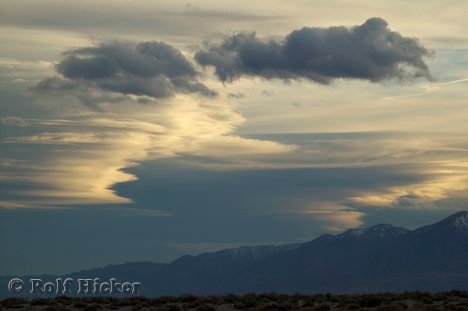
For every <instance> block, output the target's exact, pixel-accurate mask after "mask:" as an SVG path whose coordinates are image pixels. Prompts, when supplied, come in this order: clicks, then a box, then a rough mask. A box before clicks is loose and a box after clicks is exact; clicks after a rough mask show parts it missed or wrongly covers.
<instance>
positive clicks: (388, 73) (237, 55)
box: [195, 18, 430, 83]
mask: <svg viewBox="0 0 468 311" xmlns="http://www.w3.org/2000/svg"><path fill="white" fill-rule="evenodd" d="M429 54H430V53H429V51H428V50H427V49H425V48H424V47H423V46H422V45H421V44H420V43H419V42H418V40H417V39H413V38H407V37H404V36H402V35H400V34H399V33H398V32H394V31H391V30H390V29H389V28H388V24H387V22H386V21H385V20H383V19H381V18H370V19H368V20H367V21H366V22H365V23H364V24H362V25H359V26H355V27H352V28H347V27H343V26H340V27H330V28H308V27H304V28H302V29H299V30H294V31H293V32H291V33H290V34H288V35H287V36H286V38H285V39H284V40H281V41H275V40H262V39H259V38H257V37H256V34H255V33H239V34H236V35H233V36H231V37H228V38H226V39H225V40H224V41H223V42H222V43H221V44H214V45H209V46H207V47H206V48H205V49H204V50H201V51H199V52H197V53H196V55H195V58H196V60H197V61H198V62H199V63H200V64H201V65H204V66H213V67H215V71H216V75H217V77H218V78H219V79H220V80H221V81H223V82H227V81H233V80H236V79H238V78H240V77H242V76H258V77H263V78H266V79H271V78H279V79H308V80H312V81H315V82H319V83H330V82H331V81H332V80H333V79H336V78H350V79H363V80H369V81H372V82H378V81H382V80H386V79H391V78H398V79H406V78H415V77H425V78H430V73H429V69H428V67H427V65H426V64H425V62H424V59H423V58H424V57H425V56H428V55H429Z"/></svg>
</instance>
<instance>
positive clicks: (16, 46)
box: [0, 0, 468, 275]
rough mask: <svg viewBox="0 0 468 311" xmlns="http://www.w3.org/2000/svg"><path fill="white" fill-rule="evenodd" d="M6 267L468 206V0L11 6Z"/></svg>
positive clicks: (3, 11) (5, 19)
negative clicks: (467, 0)
mask: <svg viewBox="0 0 468 311" xmlns="http://www.w3.org/2000/svg"><path fill="white" fill-rule="evenodd" d="M0 40H1V42H2V44H1V45H0V113H1V119H0V120H1V132H0V143H1V148H0V245H1V248H2V252H1V255H0V263H1V265H0V274H1V275H6V274H13V275H21V274H28V273H64V272H72V271H79V270H81V269H84V268H92V267H99V266H104V265H107V264H116V263H124V262H130V261H155V262H170V261H172V260H174V259H176V258H177V257H179V256H182V255H185V254H199V253H202V252H207V251H214V250H220V249H224V248H231V247H238V246H242V245H267V244H268V245H269V244H276V245H277V244H283V243H299V242H305V241H309V240H311V239H313V238H315V237H317V236H319V235H321V234H324V233H332V234H333V233H339V232H341V231H344V230H346V229H349V228H355V227H361V226H371V225H375V224H379V223H391V224H394V225H398V226H405V227H407V228H410V229H413V228H416V227H418V226H422V225H426V224H429V223H433V222H435V221H437V220H440V219H441V218H443V217H445V216H448V215H450V214H453V213H455V212H457V211H460V210H467V209H468V105H467V99H468V3H467V2H466V1H463V0H460V1H459V0H446V1H435V0H425V1H422V0H421V1H420V0H415V1H400V0H392V1H386V0H377V1H376V0H373V1H371V0H360V1H349V0H327V1H322V0H316V1H312V0H309V1H305V0H293V1H287V2H285V1H275V0H274V1H260V0H253V1H243V0H240V1H235V2H232V1H208V0H206V1H205V0H203V1H190V2H187V1H163V0H157V1H147V0H142V1H132V0H113V1H110V0H99V1H88V0H84V1H59V0H43V1H33V0H22V1H17V0H2V1H0Z"/></svg>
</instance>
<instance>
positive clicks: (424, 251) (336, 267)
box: [0, 211, 468, 297]
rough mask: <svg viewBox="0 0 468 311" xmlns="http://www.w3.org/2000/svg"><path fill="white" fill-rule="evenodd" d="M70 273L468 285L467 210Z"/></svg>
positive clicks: (242, 286)
mask: <svg viewBox="0 0 468 311" xmlns="http://www.w3.org/2000/svg"><path fill="white" fill-rule="evenodd" d="M67 277H72V278H75V279H77V278H96V277H98V278H102V279H109V278H111V277H115V278H117V279H120V280H131V281H140V282H141V283H142V284H143V285H142V290H141V294H143V295H147V296H159V295H179V294H186V293H191V294H198V295H208V294H223V293H247V292H283V293H294V292H302V293H317V292H334V293H341V292H348V293H354V292H378V291H406V290H425V291H426V290H427V291H443V290H451V289H464V290H468V212H467V211H464V212H459V213H456V214H454V215H452V216H450V217H448V218H446V219H444V220H442V221H440V222H438V223H435V224H433V225H429V226H425V227H421V228H419V229H416V230H413V231H411V230H408V229H405V228H401V227H395V226H392V225H388V224H381V225H377V226H373V227H370V228H364V229H351V230H348V231H346V232H344V233H342V234H338V235H329V234H327V235H322V236H320V237H318V238H316V239H315V240H312V241H310V242H306V243H303V244H290V245H283V246H257V247H241V248H236V249H227V250H223V251H219V252H213V253H204V254H201V255H198V256H183V257H181V258H179V259H177V260H175V261H173V262H172V263H169V264H157V263H126V264H121V265H111V266H107V267H103V268H98V269H92V270H85V271H81V272H77V273H72V274H69V275H67ZM27 278H28V277H24V278H23V279H27ZM8 280H9V277H2V278H1V282H2V289H1V293H0V295H1V296H2V297H5V296H9V293H8V292H7V291H5V289H6V284H7V282H8Z"/></svg>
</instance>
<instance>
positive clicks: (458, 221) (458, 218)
mask: <svg viewBox="0 0 468 311" xmlns="http://www.w3.org/2000/svg"><path fill="white" fill-rule="evenodd" d="M453 225H454V226H455V227H456V228H458V229H461V230H468V212H461V213H458V214H455V217H454V220H453Z"/></svg>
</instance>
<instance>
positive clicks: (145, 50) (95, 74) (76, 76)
mask: <svg viewBox="0 0 468 311" xmlns="http://www.w3.org/2000/svg"><path fill="white" fill-rule="evenodd" d="M56 70H57V72H58V73H59V74H60V75H61V76H62V77H60V78H57V77H55V78H48V79H44V80H42V81H41V82H39V83H38V84H37V85H36V87H35V90H36V91H38V92H39V93H42V94H52V95H60V94H61V93H65V94H69V93H77V94H78V93H81V94H83V92H85V93H86V92H88V93H92V94H95V93H96V90H97V91H101V93H106V92H112V93H114V96H115V95H117V98H118V95H129V94H132V95H144V96H149V97H153V98H167V97H171V96H174V95H175V94H176V93H199V94H202V95H205V96H213V95H215V93H214V92H213V91H211V90H209V89H208V88H207V87H206V86H205V85H204V84H202V83H201V82H199V81H198V72H197V71H196V70H195V68H194V67H193V65H192V64H191V63H190V62H189V61H188V60H187V59H186V58H185V57H184V56H183V55H182V53H181V52H180V51H179V50H177V49H175V48H174V47H172V46H170V45H168V44H166V43H163V42H141V43H138V44H132V43H128V42H110V43H103V44H100V45H99V46H97V47H85V48H80V49H75V50H71V51H67V52H65V53H64V59H63V60H62V61H61V62H60V63H58V64H57V65H56ZM102 97H103V95H102V94H101V95H99V96H98V98H100V99H102ZM104 97H105V96H104ZM84 98H87V99H89V98H91V100H92V99H93V97H92V96H84ZM98 98H96V99H98Z"/></svg>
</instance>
